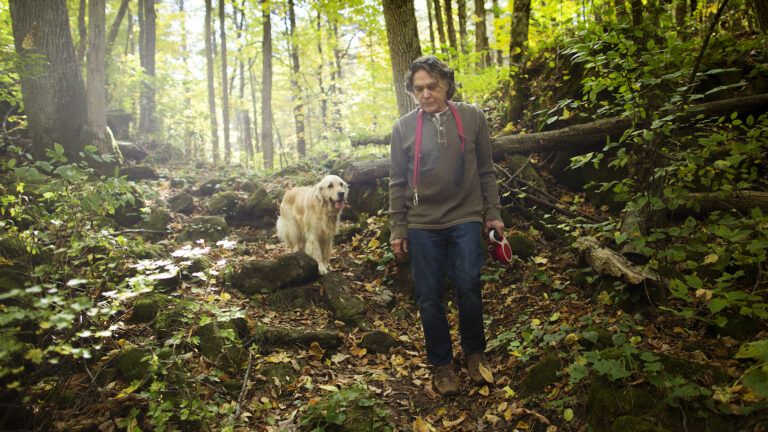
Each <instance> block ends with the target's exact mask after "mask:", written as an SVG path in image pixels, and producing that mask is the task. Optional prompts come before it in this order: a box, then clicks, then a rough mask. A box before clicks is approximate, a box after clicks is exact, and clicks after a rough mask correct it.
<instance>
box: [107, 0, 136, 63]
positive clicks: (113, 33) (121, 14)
mask: <svg viewBox="0 0 768 432" xmlns="http://www.w3.org/2000/svg"><path fill="white" fill-rule="evenodd" d="M130 2H131V0H122V1H121V2H120V8H119V9H118V10H117V15H115V19H114V20H113V21H112V25H111V26H109V36H107V52H111V51H112V46H113V45H114V44H115V40H116V39H117V33H118V32H119V31H120V24H122V22H123V18H125V13H126V12H127V11H128V4H129V3H130Z"/></svg>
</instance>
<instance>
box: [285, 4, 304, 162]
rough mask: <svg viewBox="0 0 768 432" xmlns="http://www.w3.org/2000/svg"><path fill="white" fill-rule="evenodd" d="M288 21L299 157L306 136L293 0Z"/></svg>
mask: <svg viewBox="0 0 768 432" xmlns="http://www.w3.org/2000/svg"><path fill="white" fill-rule="evenodd" d="M288 21H289V24H290V26H291V28H290V37H291V66H292V72H293V73H292V74H291V87H292V89H293V98H294V105H293V118H294V122H295V124H296V151H297V152H298V153H299V157H304V156H306V153H307V150H306V138H305V136H304V94H303V92H304V90H303V89H302V87H301V84H300V82H299V75H300V74H301V64H300V63H299V44H298V43H296V35H295V31H296V15H295V13H294V10H293V0H288Z"/></svg>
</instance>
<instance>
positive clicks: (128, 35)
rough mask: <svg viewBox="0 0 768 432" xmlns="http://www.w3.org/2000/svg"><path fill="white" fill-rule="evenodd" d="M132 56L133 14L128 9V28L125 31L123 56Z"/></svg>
mask: <svg viewBox="0 0 768 432" xmlns="http://www.w3.org/2000/svg"><path fill="white" fill-rule="evenodd" d="M128 54H133V14H132V13H131V7H130V6H129V7H128V28H127V29H126V30H125V55H128Z"/></svg>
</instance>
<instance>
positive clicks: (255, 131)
mask: <svg viewBox="0 0 768 432" xmlns="http://www.w3.org/2000/svg"><path fill="white" fill-rule="evenodd" d="M255 62H256V59H251V60H249V61H248V83H249V86H248V87H250V89H251V106H252V108H253V138H254V149H253V150H254V152H255V153H260V152H261V139H260V134H259V122H258V118H259V104H258V101H257V99H256V79H255V77H254V75H253V64H254V63H255Z"/></svg>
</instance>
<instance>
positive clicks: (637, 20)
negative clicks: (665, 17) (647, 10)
mask: <svg viewBox="0 0 768 432" xmlns="http://www.w3.org/2000/svg"><path fill="white" fill-rule="evenodd" d="M629 4H630V5H631V6H632V27H633V28H635V29H640V27H642V25H643V1H642V0H630V1H629Z"/></svg>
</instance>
